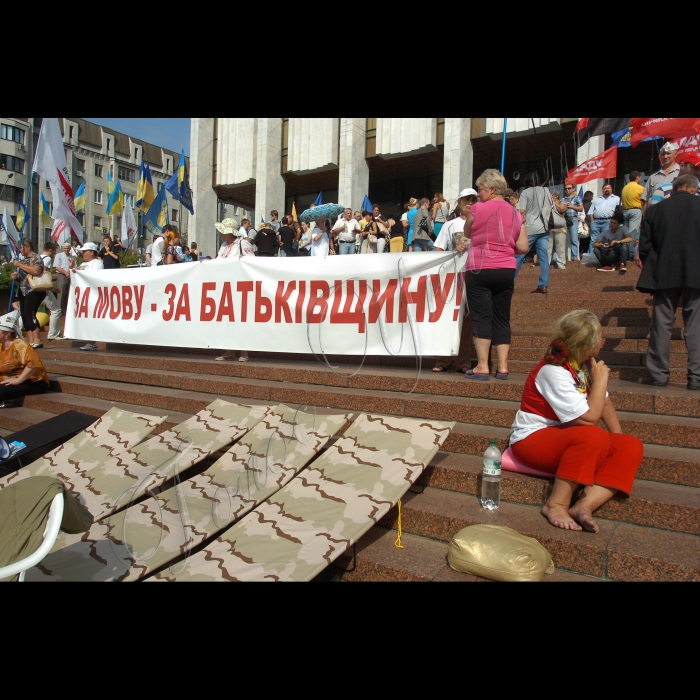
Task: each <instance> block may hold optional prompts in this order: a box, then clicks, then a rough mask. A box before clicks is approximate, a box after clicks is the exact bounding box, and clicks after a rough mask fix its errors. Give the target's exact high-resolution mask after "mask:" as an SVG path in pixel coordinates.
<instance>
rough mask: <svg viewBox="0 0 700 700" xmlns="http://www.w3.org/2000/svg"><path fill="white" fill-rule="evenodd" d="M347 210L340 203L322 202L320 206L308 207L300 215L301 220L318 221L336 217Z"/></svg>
mask: <svg viewBox="0 0 700 700" xmlns="http://www.w3.org/2000/svg"><path fill="white" fill-rule="evenodd" d="M344 211H345V207H343V206H341V205H340V204H322V205H321V206H320V207H311V209H307V210H306V211H305V212H304V213H303V214H302V215H301V216H300V217H299V219H301V221H308V222H309V223H311V222H312V221H316V219H334V218H336V217H338V216H340V215H341V214H342V213H343V212H344Z"/></svg>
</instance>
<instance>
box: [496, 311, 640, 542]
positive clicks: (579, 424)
mask: <svg viewBox="0 0 700 700" xmlns="http://www.w3.org/2000/svg"><path fill="white" fill-rule="evenodd" d="M603 341H604V338H603V332H602V328H601V327H600V323H598V319H597V318H596V316H595V315H594V314H592V313H591V312H590V311H585V310H581V311H571V312H570V313H568V314H566V315H565V316H563V317H562V318H561V319H560V320H559V322H558V324H557V328H556V332H555V336H554V340H552V342H551V344H550V346H549V348H548V350H547V354H546V355H545V357H544V359H543V360H542V361H541V362H540V363H539V364H538V365H537V367H535V369H534V370H532V372H531V373H530V376H529V377H528V379H527V381H526V382H525V390H524V392H523V399H522V403H521V407H520V411H518V414H517V415H516V417H515V423H514V424H513V433H512V435H511V439H510V445H511V448H512V451H513V456H514V457H515V459H516V460H518V461H519V462H521V463H522V464H524V465H525V466H527V467H529V468H530V469H536V470H537V471H541V472H547V473H551V474H552V476H553V477H554V488H553V490H552V495H551V496H550V497H549V500H548V501H547V503H546V504H545V507H544V508H543V510H542V514H543V515H544V516H545V517H546V518H547V519H548V520H549V522H550V523H551V524H552V525H554V526H555V527H558V528H561V529H562V530H582V529H584V528H585V529H586V530H588V531H589V532H596V533H597V532H599V531H600V528H599V526H598V524H597V523H596V521H595V520H594V519H593V513H594V512H595V511H596V510H597V509H598V508H600V507H601V506H602V505H604V504H605V503H607V502H608V501H609V500H610V499H611V498H612V497H613V496H615V494H617V493H618V492H622V493H623V494H627V495H629V494H630V492H631V490H632V484H633V483H634V478H635V476H636V474H637V470H638V469H639V467H640V465H641V463H642V459H643V458H644V445H643V444H642V443H641V441H640V440H638V439H637V438H636V437H633V436H631V435H624V434H623V433H622V427H621V425H620V421H619V419H618V417H617V413H616V412H615V407H614V406H613V404H612V402H611V401H610V398H609V396H608V393H607V387H608V378H609V376H610V368H609V367H607V366H606V365H605V363H604V362H602V361H601V362H596V360H595V358H596V357H597V355H598V354H599V353H600V349H601V348H602V347H603ZM601 419H602V421H603V422H604V423H605V425H606V427H607V429H608V430H607V432H606V431H605V430H603V429H602V428H601V427H599V425H598V423H599V422H600V421H601ZM581 486H583V487H584V489H583V493H582V495H581V497H580V498H579V499H578V500H577V501H576V503H575V504H574V505H573V506H572V505H571V500H572V499H573V497H574V494H575V493H576V491H577V490H578V489H579V487H581Z"/></svg>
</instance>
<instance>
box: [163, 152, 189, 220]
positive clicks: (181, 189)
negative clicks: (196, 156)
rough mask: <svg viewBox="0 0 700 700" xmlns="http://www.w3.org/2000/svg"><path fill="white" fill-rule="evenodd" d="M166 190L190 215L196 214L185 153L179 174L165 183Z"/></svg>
mask: <svg viewBox="0 0 700 700" xmlns="http://www.w3.org/2000/svg"><path fill="white" fill-rule="evenodd" d="M165 189H167V190H168V192H170V194H171V195H172V196H173V197H174V198H175V199H177V201H178V202H180V203H181V204H182V206H183V207H185V209H187V210H188V211H189V212H190V214H194V204H193V203H192V190H191V189H190V176H189V173H188V172H187V161H186V159H185V151H184V150H183V151H182V155H181V156H180V165H179V167H178V169H177V172H176V173H175V174H174V175H173V176H172V177H171V178H170V179H169V180H168V181H167V182H166V183H165Z"/></svg>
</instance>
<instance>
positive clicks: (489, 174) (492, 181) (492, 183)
mask: <svg viewBox="0 0 700 700" xmlns="http://www.w3.org/2000/svg"><path fill="white" fill-rule="evenodd" d="M480 187H483V188H484V189H485V190H493V191H494V194H495V195H497V196H501V197H503V196H504V195H505V193H506V190H507V189H508V183H507V182H506V179H505V178H504V177H503V175H501V173H500V171H498V170H495V169H494V168H490V169H489V170H484V172H483V174H482V175H481V177H480V178H479V179H478V180H477V181H476V188H477V189H479V188H480Z"/></svg>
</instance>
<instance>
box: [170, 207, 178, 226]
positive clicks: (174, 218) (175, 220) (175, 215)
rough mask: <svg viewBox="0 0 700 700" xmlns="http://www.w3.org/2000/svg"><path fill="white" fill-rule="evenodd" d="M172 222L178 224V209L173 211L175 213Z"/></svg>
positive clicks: (171, 217)
mask: <svg viewBox="0 0 700 700" xmlns="http://www.w3.org/2000/svg"><path fill="white" fill-rule="evenodd" d="M170 221H172V222H173V223H174V224H176V223H177V209H173V213H172V215H171V216H170Z"/></svg>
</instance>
